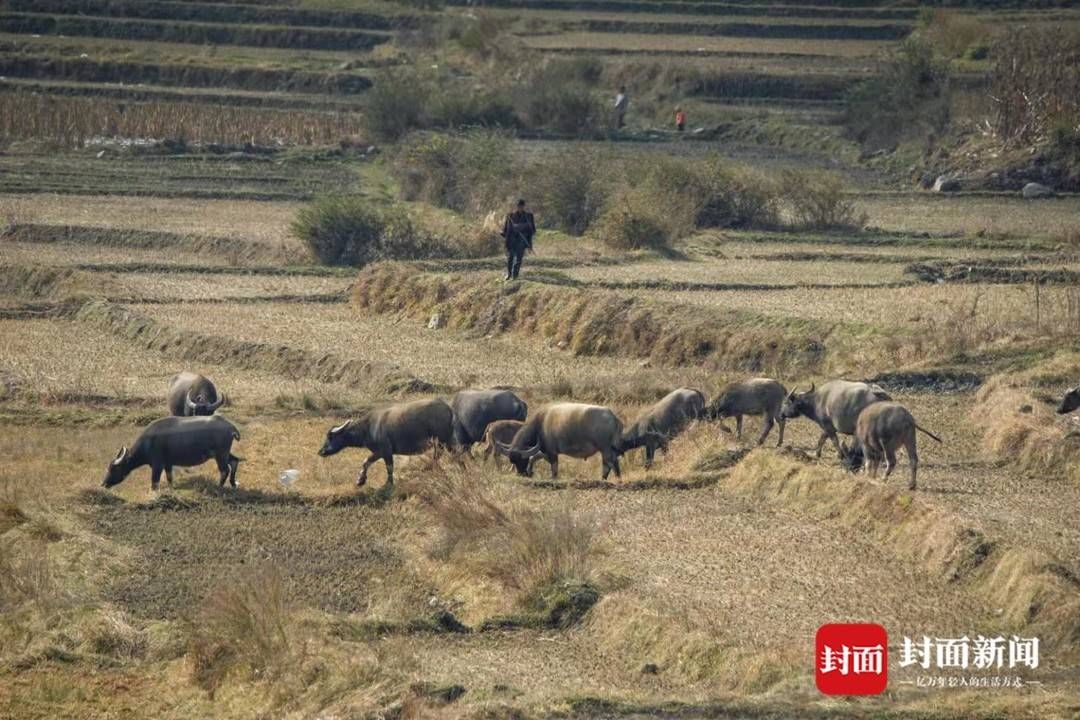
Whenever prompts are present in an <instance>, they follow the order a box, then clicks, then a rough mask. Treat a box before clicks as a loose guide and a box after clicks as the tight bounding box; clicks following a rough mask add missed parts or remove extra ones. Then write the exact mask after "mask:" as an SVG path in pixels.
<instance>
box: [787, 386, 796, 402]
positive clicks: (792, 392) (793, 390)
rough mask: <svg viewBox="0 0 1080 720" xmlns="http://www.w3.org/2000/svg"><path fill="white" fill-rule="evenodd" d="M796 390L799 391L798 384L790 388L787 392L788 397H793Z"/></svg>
mask: <svg viewBox="0 0 1080 720" xmlns="http://www.w3.org/2000/svg"><path fill="white" fill-rule="evenodd" d="M797 392H799V386H798V385H796V386H795V387H793V388H791V392H789V393H788V394H787V396H788V398H789V399H790V398H793V397H795V393H797Z"/></svg>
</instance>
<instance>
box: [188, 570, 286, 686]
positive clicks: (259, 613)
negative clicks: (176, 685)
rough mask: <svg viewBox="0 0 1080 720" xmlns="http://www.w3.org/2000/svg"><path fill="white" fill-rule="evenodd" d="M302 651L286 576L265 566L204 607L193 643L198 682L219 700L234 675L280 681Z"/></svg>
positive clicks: (193, 669) (194, 674) (216, 593)
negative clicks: (293, 623) (219, 691)
mask: <svg viewBox="0 0 1080 720" xmlns="http://www.w3.org/2000/svg"><path fill="white" fill-rule="evenodd" d="M298 650H299V648H298V647H297V644H296V642H295V640H294V637H293V633H292V627H291V623H290V608H289V605H288V602H287V600H286V596H285V588H284V583H283V582H282V578H281V574H280V573H279V572H278V571H277V570H275V569H272V568H266V567H264V568H259V569H257V570H254V571H251V572H249V573H247V574H246V575H245V576H243V577H241V578H240V579H239V580H238V581H237V582H235V583H232V584H227V585H223V586H221V587H219V588H218V589H217V590H215V591H214V592H212V593H211V594H210V596H209V597H208V598H207V599H206V601H205V602H204V603H203V606H202V608H201V609H200V610H199V613H198V616H197V618H196V620H195V625H194V630H193V632H192V636H191V640H190V644H189V654H190V656H191V672H192V679H193V680H194V681H195V683H196V684H197V685H198V686H199V687H201V688H203V689H204V690H206V691H207V692H208V693H209V694H210V696H211V697H213V695H214V693H215V692H216V690H217V689H218V687H220V685H221V683H222V682H224V680H225V678H226V677H228V676H229V675H230V674H232V673H234V672H246V673H247V674H248V675H249V677H250V678H252V679H255V678H258V679H266V680H272V679H274V678H277V677H280V676H281V675H283V674H284V673H285V672H286V671H287V670H288V668H289V667H290V665H292V663H293V661H294V660H295V659H296V654H297V652H298Z"/></svg>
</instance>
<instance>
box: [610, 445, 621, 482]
mask: <svg viewBox="0 0 1080 720" xmlns="http://www.w3.org/2000/svg"><path fill="white" fill-rule="evenodd" d="M608 464H609V465H610V466H611V469H612V470H614V471H615V477H617V478H621V477H622V468H621V467H619V453H617V452H615V451H614V450H612V452H611V459H610V460H609V461H608Z"/></svg>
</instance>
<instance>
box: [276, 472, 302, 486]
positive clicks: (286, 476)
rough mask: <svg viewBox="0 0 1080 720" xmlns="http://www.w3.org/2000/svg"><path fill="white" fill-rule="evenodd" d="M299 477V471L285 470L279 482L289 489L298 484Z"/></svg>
mask: <svg viewBox="0 0 1080 720" xmlns="http://www.w3.org/2000/svg"><path fill="white" fill-rule="evenodd" d="M299 477H300V471H299V470H284V471H282V473H281V475H279V476H278V482H280V483H281V484H282V485H284V486H285V487H289V486H290V485H292V484H293V483H294V482H296V479H297V478H299Z"/></svg>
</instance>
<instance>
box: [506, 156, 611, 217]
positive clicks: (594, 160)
mask: <svg viewBox="0 0 1080 720" xmlns="http://www.w3.org/2000/svg"><path fill="white" fill-rule="evenodd" d="M613 166H614V162H613V161H611V160H610V159H608V158H605V157H602V156H600V155H598V154H597V153H595V152H590V151H587V150H578V149H570V150H565V151H562V152H558V153H556V154H554V155H553V156H552V157H549V158H546V159H544V160H542V161H540V162H538V163H534V164H533V165H532V166H531V167H530V170H529V173H528V177H527V178H526V179H525V180H523V181H522V182H521V184H520V185H521V186H522V187H523V188H524V190H523V192H524V193H525V194H526V196H527V197H528V198H529V199H530V202H531V203H532V204H533V205H534V206H535V209H536V212H537V215H538V218H539V222H540V224H541V225H542V226H543V227H548V228H556V229H558V230H561V231H563V232H565V233H568V234H570V235H582V234H584V233H585V231H586V230H588V229H589V226H590V225H592V224H593V223H594V222H595V221H596V218H597V217H598V216H599V214H600V211H601V210H602V209H603V206H604V203H605V201H606V200H607V198H608V195H609V194H610V191H611V183H610V180H609V178H610V176H611V175H612V172H611V171H612V169H613Z"/></svg>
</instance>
